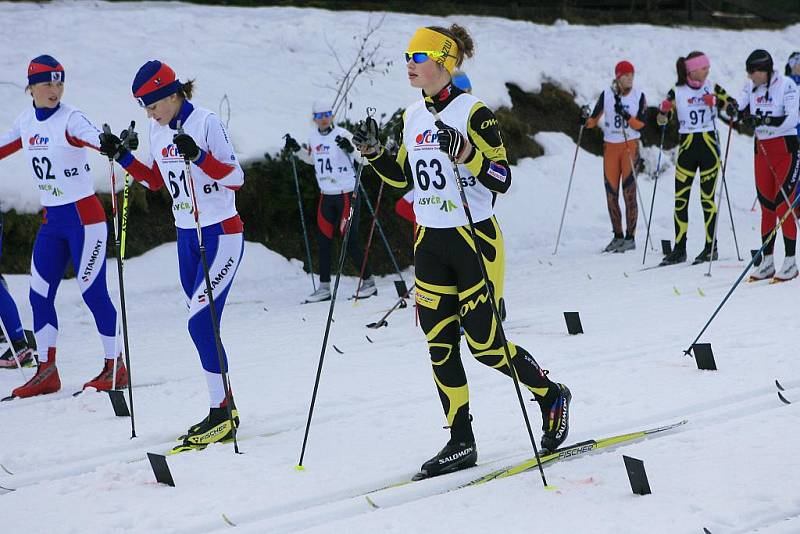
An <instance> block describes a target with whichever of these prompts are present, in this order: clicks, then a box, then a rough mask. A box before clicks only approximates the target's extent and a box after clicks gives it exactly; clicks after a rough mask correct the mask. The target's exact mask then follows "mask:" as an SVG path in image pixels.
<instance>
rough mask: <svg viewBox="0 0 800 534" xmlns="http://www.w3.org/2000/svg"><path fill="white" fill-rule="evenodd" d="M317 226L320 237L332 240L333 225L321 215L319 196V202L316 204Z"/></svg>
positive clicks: (320, 198)
mask: <svg viewBox="0 0 800 534" xmlns="http://www.w3.org/2000/svg"><path fill="white" fill-rule="evenodd" d="M317 226H319V231H320V232H322V235H324V236H325V237H327V238H328V239H333V225H332V224H331V223H330V221H328V220H326V219H325V217H324V216H323V215H322V195H320V196H319V202H317Z"/></svg>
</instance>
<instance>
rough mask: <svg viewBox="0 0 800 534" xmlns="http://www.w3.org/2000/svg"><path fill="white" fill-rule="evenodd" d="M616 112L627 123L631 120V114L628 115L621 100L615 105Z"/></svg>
mask: <svg viewBox="0 0 800 534" xmlns="http://www.w3.org/2000/svg"><path fill="white" fill-rule="evenodd" d="M614 111H615V112H616V113H617V115H619V116H620V117H622V118H623V119H625V120H626V121H628V120H630V119H631V114H630V113H628V111H627V110H626V109H625V108H624V107H623V106H622V102H620V101H619V100H617V102H616V103H615V104H614Z"/></svg>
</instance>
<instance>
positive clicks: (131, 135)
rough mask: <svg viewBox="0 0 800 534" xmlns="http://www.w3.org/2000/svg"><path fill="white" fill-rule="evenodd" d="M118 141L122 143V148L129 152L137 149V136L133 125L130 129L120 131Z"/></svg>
mask: <svg viewBox="0 0 800 534" xmlns="http://www.w3.org/2000/svg"><path fill="white" fill-rule="evenodd" d="M119 140H120V141H122V146H123V147H124V148H125V149H126V150H128V151H129V152H133V151H134V150H136V149H137V148H139V134H138V133H136V131H135V130H134V129H133V124H131V127H130V128H127V129H125V130H122V132H121V133H120V134H119Z"/></svg>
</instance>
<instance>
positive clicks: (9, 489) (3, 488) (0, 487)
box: [0, 486, 17, 493]
mask: <svg viewBox="0 0 800 534" xmlns="http://www.w3.org/2000/svg"><path fill="white" fill-rule="evenodd" d="M0 491H4V492H6V493H11V492H12V491H17V490H16V489H14V488H6V487H5V486H0Z"/></svg>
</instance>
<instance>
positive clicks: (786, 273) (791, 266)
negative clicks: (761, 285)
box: [770, 256, 797, 284]
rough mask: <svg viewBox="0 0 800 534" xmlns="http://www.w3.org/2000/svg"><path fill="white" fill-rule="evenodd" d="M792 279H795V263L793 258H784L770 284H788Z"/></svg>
mask: <svg viewBox="0 0 800 534" xmlns="http://www.w3.org/2000/svg"><path fill="white" fill-rule="evenodd" d="M793 278H797V263H796V262H795V260H794V256H786V258H785V259H784V260H783V265H782V266H781V270H780V271H778V272H777V273H775V276H773V278H772V281H771V282H770V283H772V284H778V283H780V282H788V281H789V280H791V279H793Z"/></svg>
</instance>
